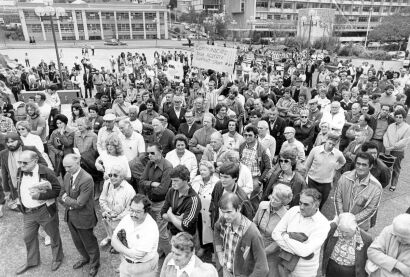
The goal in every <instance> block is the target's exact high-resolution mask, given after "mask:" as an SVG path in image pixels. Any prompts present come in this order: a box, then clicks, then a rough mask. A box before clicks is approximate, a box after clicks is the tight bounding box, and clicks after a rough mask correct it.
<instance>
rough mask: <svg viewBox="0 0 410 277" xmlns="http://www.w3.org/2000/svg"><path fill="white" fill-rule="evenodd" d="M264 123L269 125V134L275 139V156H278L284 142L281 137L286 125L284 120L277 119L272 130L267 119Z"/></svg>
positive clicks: (283, 138) (283, 137)
mask: <svg viewBox="0 0 410 277" xmlns="http://www.w3.org/2000/svg"><path fill="white" fill-rule="evenodd" d="M266 121H267V122H268V124H269V133H270V135H271V136H272V137H274V138H275V140H276V153H275V155H278V154H279V151H280V148H281V147H282V144H283V142H284V141H285V136H284V135H283V132H284V131H285V128H286V126H288V124H287V123H286V120H285V119H283V118H282V117H278V118H277V119H276V121H275V124H274V125H273V128H271V124H270V122H269V119H266Z"/></svg>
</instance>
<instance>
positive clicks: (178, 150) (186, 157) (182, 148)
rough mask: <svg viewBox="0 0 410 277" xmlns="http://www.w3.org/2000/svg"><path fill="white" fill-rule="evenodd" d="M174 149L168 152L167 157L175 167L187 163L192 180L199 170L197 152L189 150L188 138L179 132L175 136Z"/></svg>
mask: <svg viewBox="0 0 410 277" xmlns="http://www.w3.org/2000/svg"><path fill="white" fill-rule="evenodd" d="M174 148H175V149H174V150H172V151H170V152H168V153H167V155H166V156H165V159H167V160H168V161H169V162H170V163H171V164H172V166H173V167H176V166H177V165H180V164H182V165H185V166H186V167H187V168H188V170H189V172H190V176H191V181H192V180H193V179H194V178H195V176H196V174H197V171H198V162H197V160H196V157H195V154H194V153H192V152H191V151H189V150H188V139H187V137H186V136H185V135H183V134H178V135H176V136H175V138H174Z"/></svg>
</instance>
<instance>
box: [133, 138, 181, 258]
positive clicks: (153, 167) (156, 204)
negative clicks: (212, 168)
mask: <svg viewBox="0 0 410 277" xmlns="http://www.w3.org/2000/svg"><path fill="white" fill-rule="evenodd" d="M147 153H148V157H149V162H148V163H147V165H146V167H145V170H144V172H143V174H142V176H141V181H140V183H139V191H141V192H142V193H143V194H145V195H147V196H148V198H149V200H151V201H152V210H151V215H152V217H153V218H154V219H155V221H156V222H157V224H158V228H159V246H158V248H159V249H158V251H159V253H160V254H163V253H165V255H168V253H169V252H170V251H171V249H170V245H169V235H168V232H167V222H166V221H165V220H164V219H163V218H162V216H161V209H162V206H163V205H164V202H165V196H166V194H167V192H168V189H169V187H170V186H171V179H170V177H169V174H170V172H171V169H172V168H173V166H172V164H171V163H170V162H169V161H167V160H166V159H165V158H164V157H163V155H162V147H161V145H160V144H159V143H149V144H148V146H147Z"/></svg>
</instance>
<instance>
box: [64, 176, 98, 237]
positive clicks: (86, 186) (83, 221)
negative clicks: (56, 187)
mask: <svg viewBox="0 0 410 277" xmlns="http://www.w3.org/2000/svg"><path fill="white" fill-rule="evenodd" d="M70 178H71V174H70V173H67V174H66V175H65V176H64V180H63V186H62V187H61V192H60V197H59V200H60V202H61V204H63V205H64V206H65V212H64V220H65V221H68V220H69V221H70V222H71V223H72V224H73V225H74V226H75V227H76V228H78V229H91V228H93V227H94V226H95V225H97V216H96V214H95V208H94V181H93V178H92V177H91V175H90V174H88V173H87V172H86V171H85V170H84V169H82V168H81V169H80V172H79V173H78V175H77V178H76V179H75V181H74V184H73V185H74V189H73V188H72V186H71V185H70ZM64 193H67V198H66V201H65V202H63V201H62V199H61V197H62V196H63V194H64Z"/></svg>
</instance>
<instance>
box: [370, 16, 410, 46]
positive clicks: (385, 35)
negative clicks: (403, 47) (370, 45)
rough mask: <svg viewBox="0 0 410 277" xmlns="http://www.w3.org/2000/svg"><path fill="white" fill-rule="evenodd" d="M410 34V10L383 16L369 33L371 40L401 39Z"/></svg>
mask: <svg viewBox="0 0 410 277" xmlns="http://www.w3.org/2000/svg"><path fill="white" fill-rule="evenodd" d="M409 35H410V10H408V9H406V10H403V11H402V12H401V13H398V14H394V15H391V16H386V17H383V18H382V21H381V23H380V24H379V25H378V26H377V27H375V28H374V29H373V30H372V31H371V32H370V33H369V40H370V41H381V42H387V41H400V40H406V39H407V38H408V37H409Z"/></svg>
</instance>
